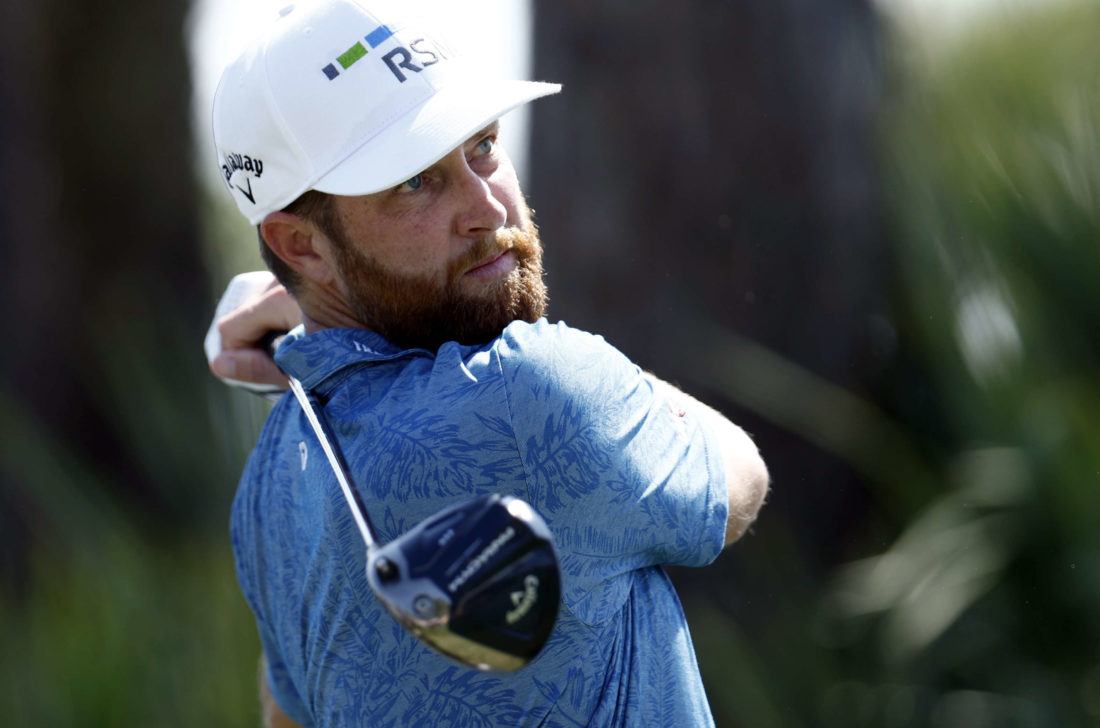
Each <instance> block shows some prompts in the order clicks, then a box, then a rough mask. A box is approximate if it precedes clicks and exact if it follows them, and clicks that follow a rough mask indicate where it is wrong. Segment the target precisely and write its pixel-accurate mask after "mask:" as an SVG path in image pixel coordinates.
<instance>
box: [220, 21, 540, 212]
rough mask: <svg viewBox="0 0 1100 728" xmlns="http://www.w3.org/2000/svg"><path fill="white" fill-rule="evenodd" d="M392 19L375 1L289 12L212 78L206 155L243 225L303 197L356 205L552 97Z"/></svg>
mask: <svg viewBox="0 0 1100 728" xmlns="http://www.w3.org/2000/svg"><path fill="white" fill-rule="evenodd" d="M402 5H403V6H408V5H415V3H410V2H405V3H402ZM400 10H401V9H400V8H398V7H396V5H395V4H392V3H386V2H382V0H306V1H305V2H300V3H298V4H297V5H292V6H289V7H287V8H284V9H283V10H282V11H281V13H280V16H279V18H278V19H277V20H276V21H275V22H274V23H273V24H272V26H271V27H270V28H268V29H267V31H266V32H265V33H263V34H262V35H261V36H260V37H259V38H257V39H256V40H255V41H253V42H252V43H250V44H249V45H248V46H247V47H246V48H245V50H244V51H242V53H241V54H240V56H238V57H237V59H236V60H235V61H233V62H232V63H230V64H229V66H228V67H227V68H226V69H225V71H224V72H223V73H222V77H221V81H220V83H219V84H218V89H217V91H216V92H215V94H214V119H213V126H214V144H215V146H216V148H217V154H218V164H219V165H220V166H221V173H222V179H223V180H224V182H225V185H226V187H227V188H228V189H229V191H230V193H231V194H232V195H233V199H234V200H235V201H236V203H237V207H238V208H240V210H241V212H242V213H243V214H244V216H245V217H246V218H248V221H249V222H250V223H252V224H253V225H256V224H259V223H260V222H261V221H262V220H263V219H264V217H265V216H266V215H267V214H269V213H271V212H274V211H276V210H280V209H282V208H284V207H285V206H286V205H288V204H289V203H291V202H293V201H294V200H295V199H297V198H298V197H299V196H300V195H301V194H302V193H303V192H305V191H307V190H310V189H315V190H319V191H321V192H328V193H331V194H336V195H366V194H371V193H374V192H379V191H381V190H385V189H388V188H390V187H393V186H395V185H398V184H400V183H401V182H404V181H405V180H407V179H409V178H411V177H413V176H415V175H416V174H417V173H419V172H421V171H423V170H424V169H426V168H428V167H430V166H431V165H433V164H435V163H436V162H438V161H439V160H440V159H442V158H443V157H444V156H446V155H447V154H448V153H450V152H451V150H453V149H455V148H456V147H458V146H459V145H460V144H462V143H463V142H464V141H466V140H467V139H468V138H469V137H470V136H472V135H473V134H475V133H477V132H478V131H479V130H481V129H483V128H485V127H486V126H488V125H489V124H490V123H491V122H492V121H494V120H495V119H497V118H499V117H500V116H502V115H504V114H506V113H507V112H509V111H511V110H512V109H514V108H516V107H517V106H521V105H522V104H525V103H527V102H528V101H532V100H534V99H537V98H539V97H541V96H546V95H548V94H553V93H557V92H558V91H560V90H561V86H559V85H558V84H550V83H539V82H532V81H504V80H497V79H495V78H492V77H487V75H486V74H485V73H484V72H478V70H477V69H476V67H475V66H473V65H472V64H469V63H467V62H466V61H465V60H463V59H461V58H456V57H454V56H453V54H452V53H451V52H450V51H449V50H448V49H447V48H445V47H443V46H442V45H440V44H438V43H436V42H435V41H433V40H432V39H431V38H430V37H429V36H427V35H426V34H424V33H423V32H421V31H420V30H419V29H418V28H417V26H416V24H415V23H414V22H409V21H408V20H406V19H405V17H403V16H402V15H401V14H400Z"/></svg>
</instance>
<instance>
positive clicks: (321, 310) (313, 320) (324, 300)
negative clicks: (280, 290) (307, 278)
mask: <svg viewBox="0 0 1100 728" xmlns="http://www.w3.org/2000/svg"><path fill="white" fill-rule="evenodd" d="M298 305H299V306H300V307H301V309H302V323H303V324H304V325H305V328H306V333H307V334H313V333H316V332H318V331H321V330H322V329H362V328H366V327H364V326H363V324H362V323H361V322H360V321H359V320H358V319H357V318H355V316H354V315H353V314H352V312H351V309H350V308H348V306H347V304H346V303H345V302H344V299H343V297H342V296H340V295H339V294H338V293H336V292H334V291H327V290H325V291H309V292H307V293H304V294H303V295H302V296H301V297H299V299H298Z"/></svg>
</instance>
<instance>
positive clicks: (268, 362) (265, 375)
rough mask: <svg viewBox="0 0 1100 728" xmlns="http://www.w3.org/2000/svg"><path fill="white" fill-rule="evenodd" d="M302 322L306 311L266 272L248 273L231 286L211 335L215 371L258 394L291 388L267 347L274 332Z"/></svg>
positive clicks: (208, 346)
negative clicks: (265, 340)
mask: <svg viewBox="0 0 1100 728" xmlns="http://www.w3.org/2000/svg"><path fill="white" fill-rule="evenodd" d="M301 322H302V311H301V309H299V308H298V304H297V303H296V302H295V300H294V299H293V298H292V297H291V295H290V294H289V293H288V292H287V290H286V289H285V288H283V287H282V286H281V285H279V283H278V282H277V281H276V280H275V278H274V277H273V276H272V275H271V274H270V273H266V272H262V273H261V272H256V273H244V274H241V275H238V276H236V277H235V278H234V279H233V280H232V281H230V282H229V286H228V287H227V288H226V290H225V293H224V294H223V295H222V299H221V301H220V302H219V303H218V308H217V311H216V312H215V314H214V322H213V323H212V324H211V326H210V331H209V332H208V333H207V335H206V356H207V361H208V362H209V363H210V371H211V372H213V373H214V375H215V376H217V377H218V378H220V379H222V380H223V381H225V382H227V383H229V384H234V385H239V386H244V387H247V388H249V389H253V390H256V391H266V392H270V391H272V390H276V389H287V386H288V385H287V377H286V375H285V374H283V372H282V371H281V370H280V369H279V367H277V366H276V365H275V362H274V360H272V358H271V355H270V354H269V353H268V352H267V350H266V349H265V348H264V347H263V341H264V337H266V336H267V335H268V334H270V333H272V332H282V331H289V330H290V329H292V328H294V327H295V326H297V325H298V324H300V323H301Z"/></svg>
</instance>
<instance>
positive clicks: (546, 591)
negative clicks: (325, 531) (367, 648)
mask: <svg viewBox="0 0 1100 728" xmlns="http://www.w3.org/2000/svg"><path fill="white" fill-rule="evenodd" d="M269 348H271V349H274V347H273V346H272V347H269ZM290 388H291V391H293V392H294V396H295V397H296V398H297V399H298V402H299V404H300V405H301V407H302V411H303V412H304V413H305V415H306V418H307V419H308V420H309V423H310V426H311V427H312V428H313V431H314V433H315V434H316V435H317V439H318V440H319V441H320V443H321V448H322V449H323V450H324V452H325V456H326V457H327V458H328V461H329V465H330V466H331V467H332V471H333V473H335V475H336V481H337V482H338V483H339V485H340V488H341V490H342V491H343V494H344V498H345V499H346V500H347V503H348V507H349V508H350V509H351V514H352V516H353V517H354V519H355V523H356V525H357V526H358V527H359V532H360V533H361V534H362V536H363V541H364V543H365V544H366V548H367V581H368V583H369V584H370V586H371V589H372V590H373V591H374V593H375V595H376V596H377V597H378V599H379V600H381V602H382V604H384V605H385V606H386V609H387V610H389V612H390V614H392V615H393V616H394V618H396V619H397V621H398V622H399V623H400V624H401V625H402V626H404V627H405V628H406V629H408V630H409V631H410V632H412V634H413V635H415V636H416V637H417V638H418V639H420V640H421V641H422V642H424V643H425V644H427V645H428V646H430V647H432V648H433V649H435V650H437V651H439V652H441V653H443V654H444V655H447V656H448V657H451V658H452V659H454V660H457V661H458V662H461V663H463V664H465V665H469V666H471V667H475V668H477V669H479V670H499V671H512V670H517V669H519V668H521V667H523V666H524V665H526V664H527V663H528V662H530V661H531V660H532V659H534V657H535V656H536V655H537V654H538V652H539V650H541V649H542V646H543V645H544V644H545V643H546V640H547V639H548V638H549V636H550V632H551V631H552V630H553V628H554V623H555V622H556V621H557V616H558V606H559V604H560V602H561V573H560V570H559V568H558V557H557V551H556V550H555V548H554V542H553V538H552V536H551V534H550V529H549V528H548V527H547V525H546V522H545V521H543V519H542V518H541V517H540V516H539V515H538V514H537V513H536V512H535V510H534V509H533V508H531V506H530V505H528V504H527V503H526V502H525V501H523V500H521V499H519V498H515V497H512V496H506V495H500V494H490V495H483V496H480V497H477V498H473V499H471V500H468V501H464V502H462V503H458V504H456V505H453V506H451V507H449V508H446V509H444V510H442V511H440V512H439V513H436V514H435V515H433V516H431V517H429V518H427V519H425V520H424V521H422V522H420V523H418V524H417V525H416V526H414V527H413V528H412V529H411V530H409V531H408V532H407V533H405V534H404V535H402V536H400V537H398V538H397V539H395V540H393V541H391V542H389V543H387V544H381V543H379V540H378V537H377V535H376V532H375V530H374V527H373V526H372V525H371V522H370V519H369V517H368V515H367V511H366V509H365V508H364V507H363V504H362V503H361V502H360V500H359V497H358V494H357V492H356V491H355V489H354V488H352V486H351V479H350V477H349V476H348V472H347V469H346V468H345V466H344V463H343V460H342V458H341V456H340V454H339V452H338V451H337V449H336V448H337V444H336V441H335V439H334V438H332V437H331V436H330V434H329V433H328V431H327V427H326V423H325V422H324V421H323V420H322V419H321V417H320V415H319V412H318V411H317V410H316V409H315V408H314V407H313V404H312V403H311V402H310V399H309V395H308V394H307V393H306V391H305V389H304V388H303V387H302V384H301V383H300V382H299V381H298V380H296V379H295V378H293V377H291V378H290Z"/></svg>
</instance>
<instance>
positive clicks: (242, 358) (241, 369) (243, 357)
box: [210, 349, 289, 389]
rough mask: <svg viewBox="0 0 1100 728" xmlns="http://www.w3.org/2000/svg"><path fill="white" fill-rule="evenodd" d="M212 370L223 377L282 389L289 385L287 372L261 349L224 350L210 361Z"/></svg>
mask: <svg viewBox="0 0 1100 728" xmlns="http://www.w3.org/2000/svg"><path fill="white" fill-rule="evenodd" d="M210 371H212V372H213V373H214V375H215V376H217V377H219V378H221V379H229V380H233V381H236V382H247V383H249V384H265V385H271V386H275V387H279V388H281V389H287V388H288V387H289V383H288V379H287V376H286V374H284V373H283V371H282V370H281V369H279V367H278V366H276V365H275V362H274V361H272V359H271V357H270V356H268V354H267V352H265V351H261V350H260V349H233V350H225V351H222V352H221V353H220V354H218V356H216V357H215V358H214V360H213V361H211V362H210Z"/></svg>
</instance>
